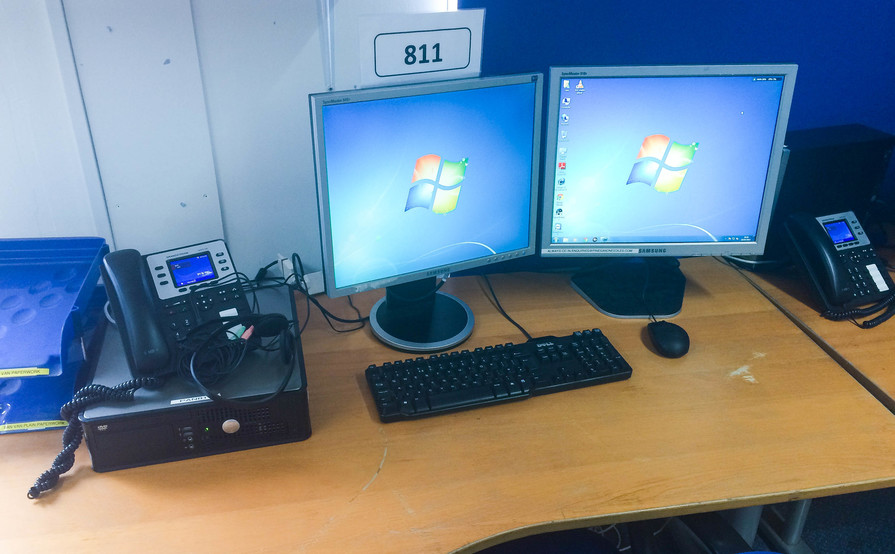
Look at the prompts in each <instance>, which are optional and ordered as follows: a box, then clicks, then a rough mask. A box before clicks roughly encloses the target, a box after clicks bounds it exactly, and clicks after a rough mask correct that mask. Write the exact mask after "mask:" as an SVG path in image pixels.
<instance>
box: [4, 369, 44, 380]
mask: <svg viewBox="0 0 895 554" xmlns="http://www.w3.org/2000/svg"><path fill="white" fill-rule="evenodd" d="M49 374H50V368H48V367H14V368H11V369H0V379H12V378H14V377H34V376H37V375H49Z"/></svg>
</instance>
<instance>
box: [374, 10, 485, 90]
mask: <svg viewBox="0 0 895 554" xmlns="http://www.w3.org/2000/svg"><path fill="white" fill-rule="evenodd" d="M484 17H485V11H484V10H460V11H453V12H440V13H423V14H400V15H389V16H369V17H364V18H362V19H361V20H360V23H359V25H360V36H359V38H360V40H359V45H360V56H359V59H360V60H361V85H362V86H383V85H389V84H398V83H409V82H418V81H435V80H441V79H458V78H461V77H477V76H478V75H479V73H480V71H481V66H482V30H483V24H484Z"/></svg>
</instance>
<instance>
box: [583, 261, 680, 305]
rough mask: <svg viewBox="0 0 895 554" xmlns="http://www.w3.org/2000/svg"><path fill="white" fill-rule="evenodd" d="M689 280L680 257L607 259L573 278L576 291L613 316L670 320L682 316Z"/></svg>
mask: <svg viewBox="0 0 895 554" xmlns="http://www.w3.org/2000/svg"><path fill="white" fill-rule="evenodd" d="M685 284H686V278H685V277H684V274H683V273H681V270H680V262H678V260H677V258H607V259H601V260H597V261H596V263H595V264H594V265H591V266H589V267H588V268H587V269H586V270H583V271H581V272H579V273H576V274H574V275H573V276H572V288H573V289H575V290H576V291H578V294H580V295H581V296H583V297H584V299H585V300H587V301H588V302H590V304H591V305H592V306H593V307H595V308H596V309H598V310H600V311H601V312H603V313H604V314H606V315H608V316H612V317H622V318H649V317H651V316H652V317H655V318H666V317H672V316H675V315H677V314H678V313H680V311H681V305H682V304H683V301H684V285H685Z"/></svg>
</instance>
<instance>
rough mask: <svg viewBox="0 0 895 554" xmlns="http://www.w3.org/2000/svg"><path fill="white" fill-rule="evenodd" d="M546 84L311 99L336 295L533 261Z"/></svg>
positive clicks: (474, 83) (461, 85)
mask: <svg viewBox="0 0 895 554" xmlns="http://www.w3.org/2000/svg"><path fill="white" fill-rule="evenodd" d="M542 81H543V78H542V75H540V74H537V73H532V74H525V75H513V76H501V77H487V78H476V79H463V80H455V81H442V82H434V83H423V84H411V85H400V86H394V87H388V88H376V89H360V90H354V91H346V92H332V93H323V94H313V95H311V99H310V102H311V125H312V133H313V140H314V147H315V163H316V173H317V194H318V207H319V218H320V233H321V244H322V252H323V270H324V280H325V284H326V292H327V294H328V295H329V296H341V295H345V294H351V293H354V292H359V291H363V290H368V289H373V288H381V287H391V286H396V285H400V284H403V283H410V282H414V281H417V280H420V279H428V278H431V277H433V276H446V275H448V274H450V273H451V272H456V271H460V270H464V269H471V268H475V267H478V266H483V265H487V264H491V263H496V262H498V261H503V260H507V259H512V258H516V257H521V256H526V255H530V254H534V252H535V250H536V222H537V212H538V209H537V192H538V190H537V185H538V177H539V163H538V162H539V151H540V140H539V134H540V122H541V116H540V108H541V95H542ZM375 329H376V328H375V326H374V331H375Z"/></svg>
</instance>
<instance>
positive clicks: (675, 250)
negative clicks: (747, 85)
mask: <svg viewBox="0 0 895 554" xmlns="http://www.w3.org/2000/svg"><path fill="white" fill-rule="evenodd" d="M797 70H798V66H797V65H795V64H742V65H654V66H647V65H636V66H551V67H550V70H549V79H548V85H547V86H548V93H547V95H548V99H547V119H546V124H545V125H546V131H545V135H546V136H545V139H544V149H545V152H544V156H543V167H544V187H543V191H544V192H543V200H542V208H543V210H542V213H541V229H540V236H539V245H538V246H539V249H538V250H539V254H540V255H541V256H542V257H545V258H548V257H581V258H591V257H647V256H648V257H655V256H669V257H691V256H751V255H760V254H762V253H763V252H764V247H765V244H766V242H767V238H768V230H769V229H768V228H769V226H770V220H771V215H772V211H773V205H774V199H775V196H776V192H777V188H778V186H779V172H780V165H781V158H782V155H783V148H784V141H785V138H786V128H787V125H788V122H789V113H790V106H791V103H792V98H793V91H794V87H795V77H796V73H797ZM689 76H706V77H710V76H756V77H758V76H781V77H783V79H784V80H783V88H782V90H781V94H780V104H779V107H778V110H777V121H776V126H775V130H774V137H773V141H772V144H771V152H770V155H769V158H768V169H767V171H766V174H765V184H764V193H763V195H762V202H761V209H760V213H759V218H758V226H757V232H756V237H755V240H754V241H742V242H730V241H728V242H615V243H599V244H585V243H568V244H562V243H560V244H556V243H553V241H552V237H553V233H552V229H553V224H552V223H553V202H552V199H553V197H554V194H555V193H554V190H555V186H556V168H557V150H558V140H557V138H558V133H559V114H560V106H559V104H560V98H561V95H560V88H561V81H562V79H563V78H565V77H577V78H582V77H583V78H618V77H635V78H636V77H689Z"/></svg>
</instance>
